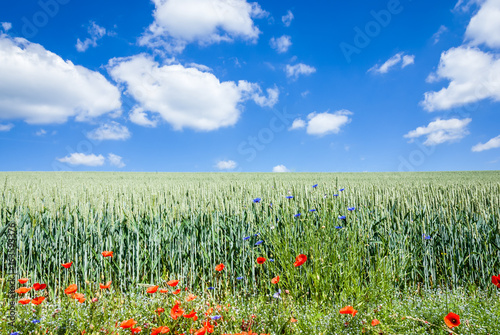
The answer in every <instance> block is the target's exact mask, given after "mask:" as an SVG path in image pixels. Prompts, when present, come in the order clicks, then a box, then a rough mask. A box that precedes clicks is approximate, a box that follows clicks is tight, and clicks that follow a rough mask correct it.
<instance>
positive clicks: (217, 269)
mask: <svg viewBox="0 0 500 335" xmlns="http://www.w3.org/2000/svg"><path fill="white" fill-rule="evenodd" d="M222 270H224V264H222V263H220V264H219V265H217V266H216V267H215V271H219V272H221V271H222Z"/></svg>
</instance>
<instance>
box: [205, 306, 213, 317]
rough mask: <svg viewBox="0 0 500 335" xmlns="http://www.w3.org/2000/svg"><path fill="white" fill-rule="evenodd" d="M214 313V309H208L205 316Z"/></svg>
mask: <svg viewBox="0 0 500 335" xmlns="http://www.w3.org/2000/svg"><path fill="white" fill-rule="evenodd" d="M213 311H214V309H213V307H210V308H209V309H207V311H206V312H205V315H206V316H209V315H210V314H212V312H213Z"/></svg>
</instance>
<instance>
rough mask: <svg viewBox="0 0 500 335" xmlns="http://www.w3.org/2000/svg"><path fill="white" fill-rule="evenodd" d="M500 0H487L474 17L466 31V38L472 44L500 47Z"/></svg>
mask: <svg viewBox="0 0 500 335" xmlns="http://www.w3.org/2000/svg"><path fill="white" fill-rule="evenodd" d="M499 32H500V1H499V0H486V1H485V2H484V3H483V4H482V5H481V8H480V9H479V11H478V12H477V13H476V14H475V15H474V16H473V17H472V19H471V20H470V22H469V25H468V26H467V30H466V31H465V38H466V39H467V40H469V41H470V43H471V44H472V45H480V44H484V45H487V46H489V47H491V48H498V47H500V33H499Z"/></svg>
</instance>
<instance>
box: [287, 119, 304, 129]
mask: <svg viewBox="0 0 500 335" xmlns="http://www.w3.org/2000/svg"><path fill="white" fill-rule="evenodd" d="M305 126H306V122H305V121H304V120H302V119H295V120H293V123H292V126H291V127H290V128H288V130H295V129H301V128H305Z"/></svg>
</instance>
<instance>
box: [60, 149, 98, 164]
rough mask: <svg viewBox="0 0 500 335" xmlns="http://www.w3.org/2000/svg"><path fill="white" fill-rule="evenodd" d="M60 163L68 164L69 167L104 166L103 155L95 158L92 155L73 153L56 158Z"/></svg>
mask: <svg viewBox="0 0 500 335" xmlns="http://www.w3.org/2000/svg"><path fill="white" fill-rule="evenodd" d="M57 160H58V161H59V162H61V163H68V164H71V165H86V166H102V165H104V162H105V158H104V156H103V155H99V156H96V155H94V154H89V155H86V154H83V153H79V152H74V153H72V154H70V155H68V156H66V157H63V158H57Z"/></svg>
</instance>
